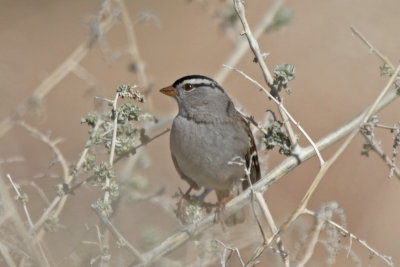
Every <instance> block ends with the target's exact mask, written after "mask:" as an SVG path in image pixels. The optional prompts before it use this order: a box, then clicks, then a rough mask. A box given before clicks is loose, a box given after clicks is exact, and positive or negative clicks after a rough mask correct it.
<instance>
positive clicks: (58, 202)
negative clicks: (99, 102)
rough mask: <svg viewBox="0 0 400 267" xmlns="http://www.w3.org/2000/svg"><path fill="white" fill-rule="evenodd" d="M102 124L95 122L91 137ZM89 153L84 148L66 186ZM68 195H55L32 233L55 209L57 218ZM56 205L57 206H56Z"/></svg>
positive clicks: (76, 173) (101, 121)
mask: <svg viewBox="0 0 400 267" xmlns="http://www.w3.org/2000/svg"><path fill="white" fill-rule="evenodd" d="M103 123H104V121H103V120H98V121H97V122H96V125H95V127H94V128H93V131H92V134H91V137H93V136H94V135H95V134H97V131H98V129H99V128H100V126H101V125H102V124H103ZM88 152H89V147H86V148H85V149H84V150H83V152H82V154H81V157H80V158H79V160H78V163H77V164H76V166H75V169H74V171H73V173H72V174H71V175H69V176H68V178H67V181H66V185H69V184H70V183H71V182H72V181H73V180H74V178H75V177H76V176H77V175H78V173H79V171H80V169H81V167H82V165H83V163H84V162H85V159H86V155H87V153H88ZM68 196H69V195H68V194H65V195H63V196H60V195H57V196H56V197H55V198H54V199H53V200H52V202H51V203H50V205H49V206H48V207H47V209H46V210H45V211H44V212H43V214H42V216H40V218H39V219H38V220H37V222H36V223H35V225H34V227H33V229H32V230H33V231H35V232H36V231H38V230H39V229H40V228H41V227H42V226H43V224H44V223H45V222H46V220H47V219H48V218H49V216H50V214H51V213H52V212H53V210H54V209H55V208H56V207H57V209H56V211H55V212H54V216H58V215H59V214H60V213H61V211H62V210H63V208H64V205H65V203H66V201H67V199H68ZM57 205H58V206H57ZM43 234H44V231H42V232H41V233H39V234H37V235H36V239H35V240H39V239H40V238H41V237H42V235H43Z"/></svg>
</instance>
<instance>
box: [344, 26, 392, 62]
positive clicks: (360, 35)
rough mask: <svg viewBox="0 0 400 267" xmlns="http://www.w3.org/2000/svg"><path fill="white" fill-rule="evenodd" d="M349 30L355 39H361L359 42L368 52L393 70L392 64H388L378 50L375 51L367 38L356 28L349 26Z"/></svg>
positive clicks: (387, 60) (386, 59)
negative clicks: (366, 47)
mask: <svg viewBox="0 0 400 267" xmlns="http://www.w3.org/2000/svg"><path fill="white" fill-rule="evenodd" d="M350 30H351V31H352V32H353V34H354V35H356V36H357V37H359V38H360V39H361V41H363V42H364V43H365V44H366V45H367V46H368V48H369V51H370V52H371V53H374V54H375V55H377V56H378V57H379V58H380V59H381V60H382V61H383V62H384V63H386V64H387V65H388V66H389V67H390V68H391V69H392V70H394V65H393V64H392V62H390V60H389V59H388V58H387V57H386V56H385V55H383V54H382V53H381V52H380V51H379V50H377V49H376V48H375V47H374V46H373V45H372V44H371V43H370V42H369V41H368V40H367V38H366V37H365V36H364V35H363V34H362V33H361V32H360V31H359V30H357V29H356V27H354V26H350Z"/></svg>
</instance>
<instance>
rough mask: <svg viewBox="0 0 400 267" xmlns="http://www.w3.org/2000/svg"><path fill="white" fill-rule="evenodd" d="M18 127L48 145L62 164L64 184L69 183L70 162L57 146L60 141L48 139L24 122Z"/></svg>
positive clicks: (19, 123)
mask: <svg viewBox="0 0 400 267" xmlns="http://www.w3.org/2000/svg"><path fill="white" fill-rule="evenodd" d="M18 125H20V126H21V127H22V128H24V129H25V130H27V131H28V132H30V133H31V134H33V136H35V137H37V138H39V139H40V140H41V141H42V142H43V143H45V144H46V145H48V146H49V147H50V148H51V150H53V152H54V153H55V154H56V156H57V160H58V161H59V162H60V165H61V168H62V170H63V179H64V183H65V182H67V179H68V176H69V168H68V162H67V160H66V159H65V158H64V155H63V154H62V153H61V150H60V149H58V147H57V144H58V143H60V141H61V140H60V139H56V140H54V141H53V140H50V138H49V137H47V136H46V135H45V134H43V133H42V132H40V131H39V130H38V129H36V128H34V127H33V126H31V125H29V124H27V123H26V122H24V121H19V122H18Z"/></svg>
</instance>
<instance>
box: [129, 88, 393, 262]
mask: <svg viewBox="0 0 400 267" xmlns="http://www.w3.org/2000/svg"><path fill="white" fill-rule="evenodd" d="M397 97H398V93H397V89H395V90H391V91H389V92H388V93H387V94H386V95H385V96H384V98H383V99H382V101H380V102H379V104H378V106H377V107H376V110H375V112H378V111H379V110H381V109H382V108H384V107H385V106H387V105H388V104H390V103H391V102H392V101H393V100H395V99H396V98H397ZM367 110H368V109H367ZM367 110H365V111H364V112H362V113H361V114H360V115H358V116H356V117H355V118H353V119H352V120H351V121H349V122H348V123H346V124H344V125H343V126H342V127H340V128H338V129H337V130H335V131H333V132H332V133H330V134H328V135H327V136H325V137H324V138H322V139H321V140H320V141H318V142H317V143H316V145H317V147H318V149H319V150H324V149H325V148H327V147H329V146H331V145H333V144H334V143H336V142H337V141H339V140H341V139H342V138H344V137H345V136H347V135H348V134H350V133H352V132H353V131H354V129H357V130H358V127H359V125H360V123H361V121H362V119H363V118H364V116H365V115H366V114H367ZM314 155H315V150H314V148H313V147H311V146H308V147H304V148H302V150H301V151H300V152H299V154H298V155H297V157H294V156H290V157H288V158H287V159H285V160H284V161H283V162H282V163H281V164H279V165H278V166H277V167H275V168H274V169H272V170H271V171H270V172H268V173H267V174H266V175H265V176H264V177H263V178H262V179H261V180H260V181H258V182H257V183H256V184H254V185H253V189H254V190H255V191H256V192H260V193H262V192H265V191H266V190H267V189H268V188H269V187H270V186H271V185H272V184H274V183H275V182H277V181H278V180H280V179H281V178H282V177H283V176H284V175H286V174H287V173H288V172H290V171H291V170H293V169H294V168H295V167H296V166H298V165H299V164H300V163H302V162H304V161H306V160H307V159H310V158H311V157H313V156H314ZM250 199H251V191H250V189H247V190H246V191H244V192H242V193H241V194H240V195H238V196H237V197H235V198H234V199H232V200H231V201H229V202H228V203H227V204H226V206H225V210H224V214H226V216H227V217H229V216H230V215H232V214H234V213H236V212H237V211H238V210H240V209H241V208H243V207H244V206H245V205H247V204H248V203H249V202H250ZM213 225H214V215H213V214H210V215H208V216H206V217H204V218H203V219H202V220H200V221H198V222H197V223H195V224H191V225H188V226H186V227H184V228H182V229H181V230H179V231H178V232H177V233H175V234H173V235H171V236H170V237H168V238H167V239H165V240H164V241H163V242H162V243H161V244H160V245H158V246H157V247H155V248H153V249H152V250H150V251H148V252H146V253H144V254H143V259H144V262H143V263H141V264H138V265H137V266H145V265H148V264H149V263H151V262H154V261H155V260H157V259H159V258H160V257H162V256H163V255H165V254H167V253H169V252H171V251H174V250H175V249H176V248H178V247H180V246H181V245H183V244H184V243H186V242H187V241H189V239H190V238H191V237H193V236H196V235H197V234H199V233H201V232H203V231H204V230H206V229H208V228H209V227H211V226H213Z"/></svg>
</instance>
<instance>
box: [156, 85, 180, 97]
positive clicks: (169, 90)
mask: <svg viewBox="0 0 400 267" xmlns="http://www.w3.org/2000/svg"><path fill="white" fill-rule="evenodd" d="M160 92H161V93H163V94H164V95H168V96H176V89H175V88H174V87H172V86H168V87H165V88H163V89H161V90H160Z"/></svg>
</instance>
